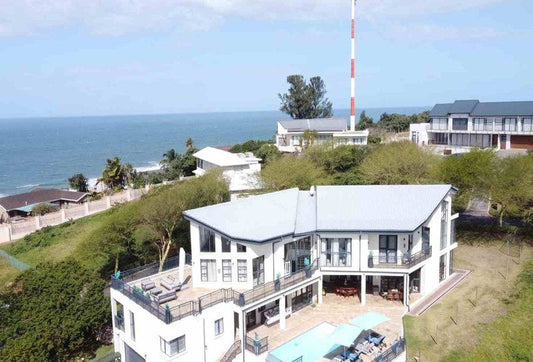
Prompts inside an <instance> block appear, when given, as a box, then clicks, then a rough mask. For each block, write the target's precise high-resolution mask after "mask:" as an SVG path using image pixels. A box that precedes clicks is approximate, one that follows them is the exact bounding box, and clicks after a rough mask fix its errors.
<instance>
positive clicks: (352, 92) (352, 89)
mask: <svg viewBox="0 0 533 362" xmlns="http://www.w3.org/2000/svg"><path fill="white" fill-rule="evenodd" d="M350 1H351V3H352V39H351V46H352V78H351V84H350V96H351V111H350V131H352V132H353V131H355V5H356V4H357V0H350Z"/></svg>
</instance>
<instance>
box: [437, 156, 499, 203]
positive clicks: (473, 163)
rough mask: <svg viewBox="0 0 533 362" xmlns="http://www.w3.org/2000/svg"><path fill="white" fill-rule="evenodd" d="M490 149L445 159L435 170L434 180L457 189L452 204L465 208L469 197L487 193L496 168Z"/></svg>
mask: <svg viewBox="0 0 533 362" xmlns="http://www.w3.org/2000/svg"><path fill="white" fill-rule="evenodd" d="M496 161H497V157H496V153H495V152H494V151H493V150H492V149H487V150H482V149H480V148H473V149H472V150H471V151H470V152H467V153H462V154H456V155H452V156H449V157H446V158H445V159H443V160H442V162H441V163H440V164H439V166H438V167H437V168H436V173H437V175H436V178H437V179H439V180H440V181H442V182H445V183H449V184H451V185H454V186H455V187H457V188H458V189H459V193H458V195H457V196H456V198H455V201H454V204H455V206H458V207H459V208H466V205H467V204H468V201H469V200H470V198H471V197H482V196H484V195H486V194H487V193H488V187H489V183H490V179H491V177H492V175H493V173H494V172H495V168H496Z"/></svg>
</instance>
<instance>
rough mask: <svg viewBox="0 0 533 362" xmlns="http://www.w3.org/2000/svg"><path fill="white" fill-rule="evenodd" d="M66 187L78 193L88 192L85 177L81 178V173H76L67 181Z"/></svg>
mask: <svg viewBox="0 0 533 362" xmlns="http://www.w3.org/2000/svg"><path fill="white" fill-rule="evenodd" d="M68 185H69V186H70V188H71V189H74V190H76V191H80V192H87V191H89V184H88V183H87V177H85V176H83V174H82V173H77V174H75V175H73V176H72V177H70V178H69V179H68Z"/></svg>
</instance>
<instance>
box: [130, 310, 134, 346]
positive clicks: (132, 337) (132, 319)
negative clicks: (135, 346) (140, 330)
mask: <svg viewBox="0 0 533 362" xmlns="http://www.w3.org/2000/svg"><path fill="white" fill-rule="evenodd" d="M130 336H131V340H132V341H135V315H134V314H133V312H132V311H130Z"/></svg>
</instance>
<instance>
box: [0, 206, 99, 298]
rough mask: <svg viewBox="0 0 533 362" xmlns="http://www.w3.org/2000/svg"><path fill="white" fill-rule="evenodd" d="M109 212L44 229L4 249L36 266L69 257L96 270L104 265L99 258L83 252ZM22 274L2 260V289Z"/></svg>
mask: <svg viewBox="0 0 533 362" xmlns="http://www.w3.org/2000/svg"><path fill="white" fill-rule="evenodd" d="M107 214H108V212H103V213H99V214H96V215H92V216H88V217H84V218H81V219H78V220H75V221H73V222H71V223H65V224H62V225H57V226H53V227H50V228H44V229H42V230H40V231H38V232H35V233H32V234H30V235H28V237H27V240H26V239H20V240H17V241H15V242H13V243H9V244H3V245H1V246H0V249H2V250H4V251H6V252H7V253H9V254H11V255H12V256H14V257H15V258H17V259H18V260H20V261H22V262H24V263H26V264H28V265H30V266H35V265H37V264H39V263H42V262H47V261H51V262H57V261H61V260H64V259H65V258H67V257H70V256H72V257H74V258H76V259H78V260H79V261H80V262H81V263H82V264H83V265H85V266H87V267H89V268H96V267H97V266H98V263H99V262H100V261H99V260H98V259H97V258H87V257H86V256H87V254H86V253H84V252H80V251H81V250H80V249H81V248H83V247H84V246H86V245H84V244H86V243H88V242H90V236H91V234H92V233H93V232H94V231H95V230H96V229H97V228H98V227H99V226H100V225H101V224H102V223H103V221H104V220H105V217H106V215H107ZM18 274H19V272H18V271H17V270H16V269H15V268H13V267H12V266H11V265H9V264H8V263H7V262H5V260H4V259H2V258H0V288H4V286H5V284H6V283H7V282H9V281H11V280H13V279H14V278H15V277H16V276H17V275H18Z"/></svg>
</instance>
